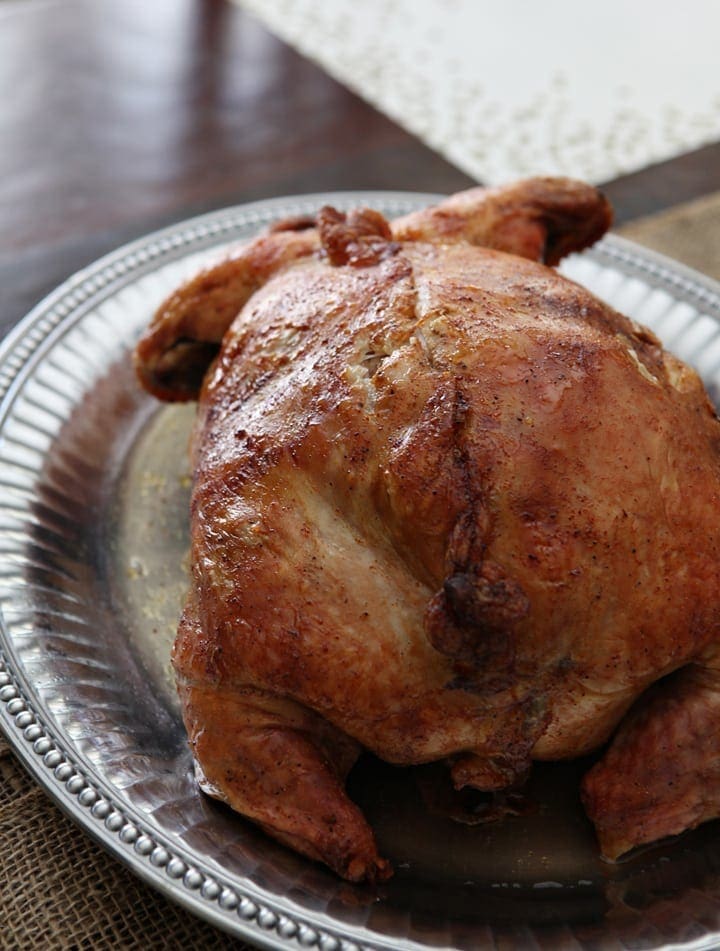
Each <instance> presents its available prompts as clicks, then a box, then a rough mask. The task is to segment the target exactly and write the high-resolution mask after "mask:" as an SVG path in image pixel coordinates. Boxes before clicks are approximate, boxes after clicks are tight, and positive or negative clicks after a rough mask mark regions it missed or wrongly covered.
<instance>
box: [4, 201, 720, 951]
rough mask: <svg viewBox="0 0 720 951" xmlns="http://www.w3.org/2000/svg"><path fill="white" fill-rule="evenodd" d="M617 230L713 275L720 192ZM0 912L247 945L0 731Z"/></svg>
mask: <svg viewBox="0 0 720 951" xmlns="http://www.w3.org/2000/svg"><path fill="white" fill-rule="evenodd" d="M619 233H620V234H623V235H624V236H626V237H628V238H631V239H632V240H634V241H637V242H638V243H641V244H644V245H647V246H648V247H651V248H654V249H655V250H657V251H660V252H662V253H663V254H667V255H669V256H670V257H673V258H676V259H677V260H679V261H682V262H683V263H685V264H687V265H689V266H690V267H694V268H697V269H698V270H700V271H703V272H704V273H706V274H709V275H710V276H712V277H715V278H717V279H719V280H720V193H718V194H716V195H711V196H709V197H708V198H705V199H702V200H701V201H696V202H692V203H689V204H687V205H681V206H678V207H676V208H674V209H672V210H671V211H668V212H663V213H661V214H658V215H655V216H653V217H652V218H646V219H643V220H639V221H635V222H633V223H631V224H629V225H626V226H625V227H623V228H621V229H619ZM0 914H1V916H2V924H1V925H0V948H2V949H3V951H14V949H22V951H26V949H35V948H42V949H46V948H47V949H56V948H60V949H66V948H67V949H74V948H77V949H86V948H87V949H90V948H92V949H93V951H95V949H99V951H102V949H105V948H107V949H110V948H113V949H135V948H137V949H143V951H146V949H156V948H160V949H162V948H167V949H180V948H182V949H188V948H202V949H208V951H214V949H225V948H228V949H229V948H232V949H235V951H239V949H244V948H247V947H248V945H246V944H244V943H242V942H240V941H237V940H235V939H233V938H230V937H229V936H228V935H225V934H224V933H222V932H220V931H218V930H216V929H215V928H213V927H212V926H211V925H209V924H206V923H205V922H203V921H200V920H198V919H196V918H194V917H193V916H192V915H190V914H189V913H188V912H186V911H185V910H184V909H182V908H180V907H176V906H175V905H173V904H172V903H171V902H169V901H167V900H166V899H165V898H164V897H163V896H162V895H160V894H158V893H156V892H154V891H153V890H152V889H151V888H149V887H147V886H146V885H145V884H144V883H143V882H141V881H140V880H139V879H137V878H136V877H135V876H134V875H133V874H132V873H131V872H129V871H128V870H127V869H125V867H124V866H122V865H120V863H119V862H117V861H116V860H115V859H113V858H112V857H111V856H109V855H108V854H107V853H105V852H104V851H103V850H102V849H101V848H100V847H99V846H97V845H96V844H95V843H94V842H92V841H91V840H90V839H88V838H87V836H85V835H84V834H83V833H82V832H81V831H80V830H79V829H78V828H77V827H76V826H75V825H74V824H73V823H72V822H71V821H70V820H69V819H67V818H66V817H65V816H64V815H63V814H62V813H61V812H60V810H59V809H57V807H56V806H55V805H54V804H53V803H52V802H51V800H50V799H49V798H48V797H47V796H46V794H45V793H44V792H43V791H42V790H41V789H40V788H39V787H38V786H36V785H35V783H34V782H33V780H32V779H31V778H30V777H29V776H28V775H27V774H26V772H25V771H24V769H23V768H22V767H21V766H20V765H19V763H18V762H17V761H16V759H15V758H14V756H13V755H12V754H11V752H10V750H9V749H8V747H7V744H6V743H5V741H4V739H3V738H2V737H1V736H0Z"/></svg>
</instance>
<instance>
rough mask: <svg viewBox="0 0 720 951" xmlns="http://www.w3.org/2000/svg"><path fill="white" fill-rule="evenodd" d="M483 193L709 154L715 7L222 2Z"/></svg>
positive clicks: (715, 117) (519, 0) (718, 6)
mask: <svg viewBox="0 0 720 951" xmlns="http://www.w3.org/2000/svg"><path fill="white" fill-rule="evenodd" d="M236 2H240V3H241V4H242V5H243V6H244V7H245V8H247V9H248V10H250V11H252V12H253V13H254V14H255V15H256V16H257V17H258V18H259V19H261V20H262V21H263V22H264V23H265V24H266V25H267V26H268V27H269V28H270V29H271V30H272V31H274V32H275V33H276V34H278V35H279V36H281V37H282V38H283V39H284V40H286V41H287V42H288V43H290V44H291V45H292V46H294V47H295V48H296V49H298V50H299V51H301V52H302V53H304V54H305V55H306V56H308V57H309V58H310V59H313V60H315V61H316V62H317V63H319V64H320V65H321V66H323V67H324V68H325V69H326V70H327V71H328V72H329V73H330V74H331V75H332V76H334V77H335V78H336V79H339V80H340V81H341V82H343V83H345V84H346V85H347V86H349V87H351V88H352V89H353V90H355V91H356V92H358V93H359V94H360V95H361V96H363V97H364V98H365V99H366V100H368V101H369V102H371V103H373V104H374V105H375V106H376V107H378V108H379V109H380V110H381V111H383V112H385V113H386V114H387V115H389V116H390V117H392V118H393V119H394V120H395V121H396V122H398V123H399V124H401V125H403V126H404V127H405V128H407V129H408V130H410V131H411V132H413V133H414V134H415V135H417V136H418V137H419V138H421V139H422V140H423V141H424V142H425V143H427V144H428V145H429V146H431V147H433V148H435V149H436V150H438V151H439V152H441V153H442V154H443V155H445V156H446V157H447V158H448V159H450V160H451V161H452V162H454V163H455V164H456V165H458V166H459V167H460V168H462V169H463V170H464V171H466V172H467V173H469V174H470V175H472V176H474V177H476V178H477V179H479V180H482V181H484V182H489V183H493V182H498V181H504V180H507V179H511V178H516V177H518V176H523V175H529V174H541V173H550V174H567V175H572V176H576V177H579V178H584V179H586V180H588V181H592V182H602V181H606V180H609V179H612V178H615V177H617V176H618V175H621V174H623V173H625V172H630V171H634V170H636V169H639V168H642V167H644V166H646V165H649V164H652V163H654V162H657V161H660V160H662V159H667V158H671V157H672V156H674V155H677V154H680V153H682V152H686V151H689V150H691V149H694V148H697V147H699V146H701V145H703V144H707V143H709V142H714V141H718V140H720V0H683V2H681V3H678V2H673V3H671V2H669V0H602V2H596V3H592V4H590V3H586V2H583V0H544V2H542V3H540V2H533V0H494V2H489V0H236Z"/></svg>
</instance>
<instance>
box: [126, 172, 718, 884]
mask: <svg viewBox="0 0 720 951" xmlns="http://www.w3.org/2000/svg"><path fill="white" fill-rule="evenodd" d="M610 219H611V213H610V209H609V207H608V204H607V202H606V201H605V199H604V198H603V197H602V195H600V194H599V193H598V192H597V191H596V190H594V189H592V188H590V187H588V186H585V185H582V184H579V183H576V182H571V181H568V180H565V179H533V180H529V181H526V182H521V183H518V184H516V185H513V186H509V187H506V188H500V189H487V190H486V189H480V188H478V189H473V190H471V191H469V192H465V193H462V194H460V195H456V196H453V197H452V198H450V199H448V200H447V201H445V202H443V203H441V204H440V205H438V206H437V207H436V208H433V209H428V210H425V211H421V212H417V213H415V214H413V215H410V216H408V217H406V218H403V219H399V220H397V221H395V222H393V223H392V224H390V223H388V222H387V221H386V220H385V219H384V218H383V217H382V216H381V215H380V214H379V213H377V212H374V211H370V210H367V209H361V210H358V211H355V212H351V213H350V214H348V215H345V214H342V213H340V212H337V211H335V210H334V209H332V208H324V209H322V210H321V212H320V213H319V215H318V216H317V219H316V220H312V221H311V220H296V221H291V222H285V223H281V224H280V226H278V227H277V228H276V229H275V230H273V231H272V232H270V233H268V234H266V235H263V236H261V237H260V238H258V239H257V240H255V241H254V242H252V243H250V244H249V245H247V246H246V247H244V248H242V249H240V250H239V251H238V252H237V253H236V254H234V255H232V256H231V257H230V258H229V259H227V260H226V261H223V262H221V263H220V264H219V265H217V266H216V267H214V268H212V269H210V270H209V271H206V272H204V273H202V274H200V275H199V276H198V277H197V278H195V279H194V280H192V281H191V282H189V283H188V284H186V285H185V286H183V287H182V288H180V289H179V290H178V291H177V292H176V293H175V294H174V295H172V296H171V297H170V298H169V300H168V301H166V302H165V304H164V305H163V306H162V307H161V308H160V309H159V311H158V313H157V314H156V316H155V319H154V321H153V323H152V324H151V326H150V327H149V328H148V330H147V332H146V333H145V335H144V337H143V338H142V339H141V341H140V342H139V344H138V346H137V350H136V355H135V359H136V366H137V370H138V374H139V377H140V379H141V381H142V383H143V385H144V386H145V387H146V388H147V389H149V390H150V392H153V393H154V394H155V395H157V396H158V397H160V398H162V399H170V400H175V399H192V398H196V397H198V398H199V408H198V416H197V423H196V426H195V431H194V435H193V441H192V456H193V466H194V489H193V496H192V513H191V519H192V582H191V588H190V592H189V595H188V600H187V605H186V607H185V611H184V614H183V617H182V620H181V622H180V626H179V630H178V637H177V641H176V644H175V648H174V655H173V664H174V667H175V671H176V675H177V683H178V690H179V692H180V697H181V699H182V704H183V711H184V719H185V724H186V727H187V731H188V735H189V738H190V743H191V746H192V750H193V755H194V757H195V761H196V765H197V774H198V778H199V781H200V784H201V786H202V788H203V789H204V790H205V791H206V792H208V793H209V794H210V795H212V796H216V797H217V798H219V799H222V800H224V801H225V802H227V803H229V804H230V805H231V806H232V807H233V808H234V809H236V810H237V811H238V812H240V813H242V814H243V815H244V816H247V817H248V818H250V819H252V820H253V821H255V822H256V823H258V824H259V825H261V826H262V827H263V828H264V829H265V830H267V831H268V832H269V833H270V834H271V835H273V836H274V837H276V838H277V839H279V840H280V841H282V842H285V843H286V844H288V845H290V846H291V847H293V848H295V849H297V850H298V851H300V852H302V853H304V854H306V855H308V856H311V857H312V858H315V859H319V860H321V861H323V862H325V863H327V864H328V865H329V866H330V867H331V868H333V869H334V870H335V871H336V872H338V873H339V874H340V875H343V876H345V877H346V878H348V879H350V880H352V881H360V880H366V879H367V880H372V879H376V878H384V877H386V876H387V875H388V874H390V871H391V869H390V866H389V863H388V862H387V861H386V860H385V859H384V858H382V857H380V856H379V855H378V852H377V848H376V845H375V842H374V839H373V835H372V831H371V830H370V828H369V827H368V825H367V822H366V821H365V819H364V817H363V815H362V813H361V812H360V810H359V809H358V808H357V806H356V805H355V804H353V803H352V802H351V801H350V799H349V798H348V796H347V794H346V791H345V778H346V776H347V773H348V771H349V770H350V768H351V767H352V765H353V763H354V761H355V759H356V758H357V756H358V754H359V752H360V751H361V750H363V749H366V750H370V751H372V752H373V753H374V754H376V755H377V756H379V757H381V758H382V759H384V760H386V761H388V762H390V763H396V764H417V763H426V762H430V761H436V760H444V761H446V762H447V765H448V770H449V777H450V780H451V781H452V782H453V783H454V784H455V786H456V787H458V788H461V787H464V786H470V787H474V788H477V789H480V790H502V789H507V788H509V787H515V786H517V785H518V784H519V783H522V781H523V780H524V778H525V777H526V775H527V773H528V771H529V769H530V768H531V764H532V761H533V760H556V759H564V758H569V757H576V756H579V755H582V754H585V753H588V752H590V751H592V750H595V749H597V748H599V747H601V746H602V745H603V744H605V743H606V742H607V741H608V740H609V739H610V738H611V736H613V734H614V733H615V737H614V739H613V741H612V744H611V746H610V748H609V751H608V752H607V754H606V755H605V757H604V758H603V759H601V760H600V762H599V763H598V765H597V766H595V767H594V768H593V770H591V772H590V773H589V775H588V776H587V777H586V779H585V782H584V788H583V796H584V800H585V803H586V807H587V809H588V812H589V815H590V817H591V819H592V820H593V821H594V822H595V824H596V827H597V830H598V834H599V839H600V846H601V848H602V851H603V853H604V854H605V855H606V856H607V857H609V858H614V857H617V856H618V855H619V854H621V853H623V852H624V851H626V850H628V849H630V848H632V847H633V846H635V845H638V844H640V843H642V842H648V841H653V840H654V839H657V838H659V837H662V836H665V835H668V834H675V833H677V832H680V831H682V830H683V829H686V828H689V827H692V826H694V825H697V824H698V823H699V822H701V821H703V820H705V819H707V818H711V817H713V816H716V815H718V814H719V813H720V779H719V777H720V771H719V770H718V767H717V766H716V763H717V761H718V755H717V754H718V746H719V745H720V742H719V741H718V740H717V739H716V737H717V736H718V735H719V734H718V728H719V727H720V701H719V700H718V697H719V696H720V694H719V693H718V689H717V683H718V678H719V677H720V663H718V651H717V647H718V643H719V642H720V598H718V591H720V533H719V532H718V529H717V518H718V512H719V502H720V424H719V423H718V419H717V417H716V415H715V412H714V410H713V408H712V406H711V404H710V402H709V400H708V397H707V395H706V393H705V391H704V389H703V386H702V383H701V381H700V379H699V378H698V376H697V375H696V373H695V372H694V371H693V370H691V369H690V368H689V367H687V366H685V365H684V364H682V363H681V362H680V361H679V360H677V359H676V358H675V357H673V356H672V355H671V354H669V353H668V352H666V351H664V350H663V348H662V347H661V345H660V343H659V342H658V340H657V339H656V338H655V337H654V336H653V335H652V334H651V333H650V332H649V331H648V330H646V329H644V328H642V327H639V326H637V325H636V324H634V323H633V322H632V321H630V320H629V319H627V318H625V317H623V316H621V315H620V314H618V313H616V312H615V311H613V310H612V309H611V308H609V307H607V306H606V305H605V304H604V303H602V302H601V301H599V300H598V299H596V298H595V297H593V296H592V295H591V294H590V293H589V292H588V291H587V290H585V289H583V288H582V287H580V286H579V285H577V284H575V283H573V282H571V281H569V280H567V279H565V278H563V277H561V276H560V275H559V274H558V273H557V272H556V271H555V270H553V269H552V268H551V267H549V266H548V265H549V264H553V263H556V262H557V261H558V260H559V259H560V258H561V257H562V255H563V254H566V253H569V252H571V251H576V250H581V249H582V248H584V247H586V246H587V245H589V244H591V243H592V242H593V241H595V240H597V239H598V238H599V237H600V236H601V235H602V234H603V232H604V231H605V230H606V228H607V227H608V226H609V223H610ZM680 668H683V669H682V670H680ZM675 672H677V673H675ZM659 680H661V681H662V682H661V683H659V684H658V683H656V682H657V681H659ZM653 684H654V685H655V686H652V687H651V685H653ZM648 688H651V689H650V690H649V691H648ZM646 691H648V695H647V697H646V696H645V692H646ZM638 698H640V699H639V702H638V705H637V706H636V707H635V708H634V709H633V712H632V713H631V714H630V715H629V716H627V717H626V714H627V713H628V711H629V710H630V708H631V706H632V705H633V704H634V703H635V701H638ZM616 731H617V732H616ZM678 751H680V752H678Z"/></svg>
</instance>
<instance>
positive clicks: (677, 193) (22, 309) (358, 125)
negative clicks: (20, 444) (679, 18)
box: [0, 0, 720, 333]
mask: <svg viewBox="0 0 720 951" xmlns="http://www.w3.org/2000/svg"><path fill="white" fill-rule="evenodd" d="M0 89H1V90H2V96H1V97H0V333H4V332H6V331H7V330H8V329H9V328H10V327H11V326H13V325H14V324H15V323H16V322H17V321H18V320H19V319H20V318H21V317H22V316H23V315H24V314H25V313H26V312H27V311H28V310H29V309H30V307H32V305H33V304H35V303H36V302H37V301H38V300H39V299H40V298H41V297H42V296H43V295H44V294H45V293H47V292H48V291H49V290H50V289H52V288H53V287H54V286H56V285H57V284H58V283H59V282H60V281H62V280H63V279H64V278H65V277H67V276H68V275H70V274H72V273H73V272H74V271H76V270H77V269H78V268H80V267H82V266H83V265H85V264H87V263H89V262H90V261H92V260H94V259H96V258H97V257H98V256H100V255H102V254H103V253H105V252H106V251H109V250H111V249H112V248H115V247H117V246H118V245H120V244H122V243H124V242H125V241H127V240H129V239H131V238H133V237H138V236H140V235H142V234H146V233H147V232H148V231H150V230H153V229H154V228H156V227H159V226H161V225H164V224H167V223H170V222H172V221H177V220H180V219H182V218H185V217H188V216H190V215H193V214H197V213H199V212H202V211H206V210H211V209H214V208H218V207H221V206H225V205H231V204H236V203H239V202H244V201H247V200H250V199H254V198H264V197H269V196H273V195H289V194H297V193H305V192H312V191H329V190H334V189H357V188H359V189H383V188H387V189H407V190H420V191H431V192H451V191H454V190H457V189H459V188H463V187H467V186H468V185H469V184H471V180H470V179H469V178H468V176H467V175H465V174H464V173H463V172H461V171H460V170H459V169H457V168H455V167H454V166H452V165H451V164H450V163H449V162H447V161H445V160H444V159H443V158H441V157H440V156H439V155H437V154H436V153H434V152H433V151H431V150H430V149H429V148H428V147H426V146H425V145H423V144H422V143H421V142H420V141H419V140H418V139H416V138H415V137H414V136H412V135H410V134H409V133H407V132H405V131H404V130H402V129H401V128H399V127H398V126H397V125H396V124H395V123H394V122H392V121H391V120H389V119H387V118H386V117H384V116H383V115H381V114H380V113H379V112H377V111H376V110H375V109H373V108H372V107H370V106H369V105H367V104H366V103H365V102H363V101H362V100H361V99H359V98H358V97H357V96H355V95H354V94H353V93H351V92H350V91H348V90H347V89H346V88H344V87H343V86H341V85H339V84H338V83H336V82H334V81H333V80H332V79H330V78H329V77H328V76H327V75H326V74H325V73H324V72H323V71H322V70H321V69H319V68H318V67H316V66H314V65H313V64H311V63H310V62H308V61H307V60H305V59H303V58H302V57H301V56H299V55H298V54H296V53H295V52H293V51H292V50H291V49H289V48H288V47H287V46H286V45H284V44H283V43H282V42H280V41H279V40H278V39H276V38H275V37H274V36H272V35H270V34H269V33H268V32H267V31H266V30H265V29H264V28H263V27H261V26H260V25H259V23H258V22H257V21H255V20H254V19H253V18H252V17H250V16H249V15H247V14H245V13H244V12H242V11H241V10H240V9H239V8H238V7H237V6H234V5H231V4H230V3H228V2H227V0H152V2H147V0H0ZM718 188H720V146H710V147H708V148H705V149H702V150H700V151H698V152H694V153H692V154H689V155H686V156H683V157H682V158H679V159H675V160H674V161H671V162H666V163H664V164H662V165H659V166H656V167H654V168H652V169H647V170H645V171H643V172H640V173H637V174H635V175H630V176H627V177H626V178H624V179H619V180H617V181H615V182H611V183H608V185H607V191H608V193H609V195H610V197H611V199H612V200H613V201H614V203H615V206H616V213H617V220H618V221H624V220H628V219H630V218H633V217H636V216H639V215H644V214H647V213H649V212H652V211H655V210H658V209H660V208H664V207H667V206H668V205H670V204H673V203H675V202H679V201H682V200H685V199H687V198H691V197H696V196H698V195H702V194H704V193H706V192H709V191H711V190H715V189H718Z"/></svg>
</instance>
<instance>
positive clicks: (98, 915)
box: [0, 734, 248, 951]
mask: <svg viewBox="0 0 720 951" xmlns="http://www.w3.org/2000/svg"><path fill="white" fill-rule="evenodd" d="M247 947H248V945H246V944H244V943H243V942H241V941H238V940H236V939H233V938H231V937H230V936H229V935H226V934H224V933H223V932H221V931H218V930H217V929H216V928H213V927H212V926H211V925H209V924H206V923H205V922H204V921H200V920H199V919H198V918H195V917H194V916H193V915H191V914H190V913H189V912H187V911H185V910H184V909H183V908H180V907H179V906H176V905H174V904H173V903H172V902H170V901H167V900H166V899H165V898H164V897H163V896H162V895H160V894H159V893H158V892H155V891H154V890H153V889H151V888H148V887H147V886H146V885H145V884H144V883H143V882H141V881H140V880H139V879H138V878H136V877H135V875H133V874H132V873H131V872H130V871H128V870H127V869H126V868H125V867H124V866H123V865H121V864H120V863H119V862H118V861H117V860H115V859H113V858H111V856H109V855H108V854H107V852H105V851H104V850H103V849H101V848H100V846H98V845H96V844H95V843H94V842H93V841H92V840H91V839H89V838H88V837H87V836H86V835H85V834H83V833H82V832H81V831H80V829H79V828H78V827H77V826H76V825H75V824H74V823H73V822H71V820H70V819H68V818H67V817H66V816H65V815H63V813H62V812H60V810H59V809H58V808H57V807H56V806H55V805H54V804H53V803H52V802H51V801H50V799H49V798H48V796H47V795H46V794H45V793H44V792H43V790H42V789H40V787H39V786H37V785H36V784H35V783H34V781H33V780H32V779H31V778H30V776H29V775H28V774H27V773H26V772H25V770H24V769H23V768H22V766H20V764H19V762H18V761H17V759H16V758H15V756H14V755H13V754H12V753H11V752H10V750H9V748H8V746H7V743H6V741H5V738H4V737H3V736H2V734H0V948H2V951H27V949H35V948H38V949H40V948H42V949H53V951H54V949H63V951H65V949H76V948H77V949H78V951H80V949H93V951H95V949H98V951H99V949H110V948H112V949H138V951H154V949H168V951H176V949H181V948H182V949H189V948H202V949H203V951H205V949H207V951H220V949H223V951H225V949H233V951H243V949H246V948H247Z"/></svg>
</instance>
